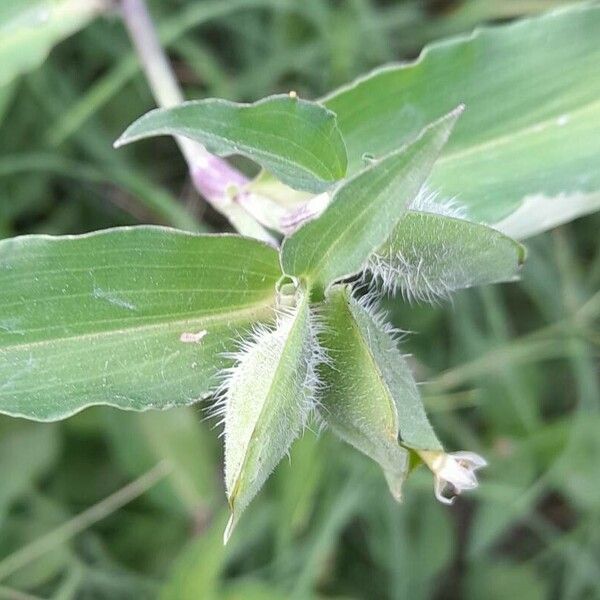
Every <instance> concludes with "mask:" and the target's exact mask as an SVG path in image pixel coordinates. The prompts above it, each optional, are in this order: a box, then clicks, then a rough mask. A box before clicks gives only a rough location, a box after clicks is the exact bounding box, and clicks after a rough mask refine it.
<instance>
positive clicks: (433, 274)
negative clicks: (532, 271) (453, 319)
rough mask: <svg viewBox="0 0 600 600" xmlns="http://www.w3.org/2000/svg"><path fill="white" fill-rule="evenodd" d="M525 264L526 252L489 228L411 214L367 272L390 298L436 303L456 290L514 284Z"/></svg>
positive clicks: (444, 218) (444, 217) (457, 219)
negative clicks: (502, 283) (381, 285)
mask: <svg viewBox="0 0 600 600" xmlns="http://www.w3.org/2000/svg"><path fill="white" fill-rule="evenodd" d="M524 260H525V248H524V247H523V246H522V245H521V244H519V243H518V242H515V241H514V240H512V239H511V238H509V237H507V236H505V235H504V234H502V233H500V232H498V231H496V230H495V229H493V228H491V227H487V226H486V225H480V224H478V223H472V222H471V221H467V220H465V219H460V218H455V217H449V216H445V215H442V214H434V213H430V212H418V211H413V210H409V211H408V212H407V213H406V214H405V215H404V217H403V218H402V220H401V221H400V223H399V224H398V226H397V227H396V229H395V230H394V232H393V233H392V235H391V236H390V238H389V239H388V241H387V242H386V243H385V244H384V245H383V246H382V247H381V248H379V249H378V250H377V252H376V253H375V254H374V255H373V256H371V258H370V259H369V269H370V270H371V272H372V273H373V274H374V275H375V277H376V278H378V279H379V280H380V281H381V283H382V284H383V287H384V288H385V289H386V290H388V291H391V292H392V293H395V292H396V291H398V290H399V291H401V293H402V295H403V296H404V297H405V298H408V299H416V300H430V301H434V300H436V299H437V298H440V297H446V296H448V295H449V294H450V293H451V292H453V291H455V290H458V289H462V288H468V287H472V286H476V285H484V284H487V283H497V282H500V281H514V280H515V279H517V278H518V272H519V269H520V267H521V265H522V264H523V262H524Z"/></svg>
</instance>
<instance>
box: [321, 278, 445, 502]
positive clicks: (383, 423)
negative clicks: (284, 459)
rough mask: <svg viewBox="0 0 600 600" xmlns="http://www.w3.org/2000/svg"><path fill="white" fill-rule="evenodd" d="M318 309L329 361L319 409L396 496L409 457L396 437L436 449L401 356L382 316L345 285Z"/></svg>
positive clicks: (333, 428)
mask: <svg viewBox="0 0 600 600" xmlns="http://www.w3.org/2000/svg"><path fill="white" fill-rule="evenodd" d="M322 310H323V313H322V314H323V320H324V327H323V333H322V336H321V340H322V341H321V343H322V345H323V347H324V348H326V349H327V354H328V356H329V359H330V362H329V363H325V364H323V365H322V366H321V368H320V373H321V376H322V378H323V382H324V386H325V388H324V391H323V395H322V397H321V399H320V404H319V407H320V408H319V413H320V415H321V417H322V419H323V420H324V421H325V422H326V423H327V425H328V426H329V427H330V428H331V429H332V430H333V432H334V433H336V434H337V435H338V436H339V437H341V438H342V439H343V440H344V441H346V442H348V443H349V444H352V445H353V446H354V447H356V448H357V449H358V450H360V451H361V452H363V453H364V454H366V455H367V456H369V457H370V458H372V459H373V460H374V461H376V462H377V463H379V465H380V466H381V468H382V469H383V471H384V473H385V475H386V478H387V480H388V485H389V486H390V491H391V492H392V494H393V495H394V497H395V498H397V499H400V496H401V487H402V483H403V482H404V479H405V477H406V472H407V469H408V459H407V451H406V450H405V449H404V448H402V447H401V446H400V443H399V437H401V438H402V441H403V443H404V444H406V445H408V446H411V447H414V448H425V449H429V450H437V449H441V446H440V443H439V441H438V440H437V437H436V436H435V433H434V432H433V429H432V428H431V426H430V425H429V421H428V420H427V416H426V415H425V411H424V409H423V405H422V403H421V399H420V397H419V392H418V390H417V386H416V384H415V382H414V379H413V377H412V374H411V373H410V369H409V367H408V364H407V363H406V359H405V358H404V357H403V356H402V354H401V353H400V351H399V350H398V347H397V342H396V340H395V339H394V336H393V335H392V334H391V332H390V331H389V328H387V327H386V326H385V324H384V321H383V320H382V318H381V317H380V316H377V315H375V316H374V315H373V314H372V311H370V310H368V309H366V308H365V307H364V306H361V305H360V304H359V303H358V302H357V301H356V300H354V299H353V298H352V297H351V295H350V289H349V287H346V286H344V287H342V286H335V287H333V288H332V289H331V291H330V293H329V294H328V297H327V301H326V302H325V303H324V304H323V309H322Z"/></svg>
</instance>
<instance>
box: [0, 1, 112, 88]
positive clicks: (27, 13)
mask: <svg viewBox="0 0 600 600" xmlns="http://www.w3.org/2000/svg"><path fill="white" fill-rule="evenodd" d="M106 8H108V3H107V2H105V1H104V0H2V3H1V6H0V64H1V65H2V70H1V71H0V86H3V85H6V84H7V83H9V82H11V81H12V80H13V79H14V78H15V77H17V76H18V75H20V74H21V73H24V72H26V71H31V70H32V69H35V68H36V67H38V66H39V65H40V64H41V63H42V62H44V60H45V58H46V56H47V55H48V53H49V52H50V50H51V49H52V47H53V46H54V45H55V44H57V43H58V42H60V41H61V40H62V39H64V38H66V37H68V36H69V35H71V34H72V33H74V32H76V31H77V30H78V29H81V28H82V27H84V26H85V25H86V24H87V23H88V22H89V21H90V20H91V19H93V18H94V17H95V16H96V15H98V14H99V13H100V12H101V11H103V10H105V9H106Z"/></svg>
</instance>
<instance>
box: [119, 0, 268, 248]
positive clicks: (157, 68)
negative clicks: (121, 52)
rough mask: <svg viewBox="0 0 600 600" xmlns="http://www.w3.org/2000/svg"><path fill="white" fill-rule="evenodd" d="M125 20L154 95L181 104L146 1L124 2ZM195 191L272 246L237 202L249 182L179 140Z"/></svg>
mask: <svg viewBox="0 0 600 600" xmlns="http://www.w3.org/2000/svg"><path fill="white" fill-rule="evenodd" d="M121 10H122V15H123V20H124V21H125V25H126V27H127V30H128V32H129V35H130V37H131V40H132V42H133V45H134V47H135V49H136V52H137V54H138V57H139V59H140V62H141V64H142V68H143V71H144V74H145V75H146V78H147V80H148V84H149V85H150V89H151V90H152V94H153V95H154V98H155V100H156V102H157V104H158V105H159V106H160V107H161V108H167V107H170V106H175V105H177V104H181V103H182V102H183V101H184V97H183V93H182V91H181V89H180V87H179V84H178V83H177V80H176V78H175V74H174V73H173V70H172V69H171V66H170V64H169V60H168V58H167V57H166V55H165V53H164V52H163V49H162V47H161V45H160V41H159V39H158V34H157V32H156V29H155V27H154V23H153V22H152V18H151V17H150V13H149V12H148V8H147V6H146V3H145V1H144V0H121ZM176 141H177V144H178V145H179V148H180V150H181V153H182V154H183V156H184V158H185V160H186V162H187V165H188V169H189V172H190V177H191V179H192V182H193V184H194V187H195V188H196V189H197V190H198V192H199V193H200V194H202V196H204V198H206V200H207V201H208V202H209V203H210V204H211V205H212V206H213V207H214V208H215V209H216V210H218V211H219V212H220V213H222V214H223V215H225V217H227V219H228V220H229V221H230V222H231V224H232V225H233V226H234V227H235V228H236V229H237V230H238V231H239V232H240V233H241V234H243V235H248V236H251V237H256V238H258V239H262V240H265V241H268V242H273V243H274V242H275V240H274V238H273V237H272V236H271V235H270V234H269V233H268V232H267V231H266V229H264V228H263V227H262V226H261V225H260V224H259V223H257V222H256V221H255V220H254V219H253V218H252V217H251V216H250V214H248V213H247V212H246V211H245V210H244V208H243V207H242V206H240V204H238V203H237V201H236V198H235V191H234V192H232V190H235V189H239V188H241V187H243V186H244V185H245V184H246V183H247V182H248V179H247V178H246V176H245V175H243V174H242V173H240V172H239V171H238V170H237V169H235V168H233V167H232V166H231V165H229V163H227V161H225V160H224V159H222V158H218V157H216V156H213V155H212V154H210V152H208V151H207V150H206V148H205V147H204V146H202V144H200V143H198V142H195V141H193V140H190V139H187V138H184V137H180V136H178V137H176Z"/></svg>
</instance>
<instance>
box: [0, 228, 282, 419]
mask: <svg viewBox="0 0 600 600" xmlns="http://www.w3.org/2000/svg"><path fill="white" fill-rule="evenodd" d="M279 276H280V272H279V267H278V263H277V253H276V251H275V250H274V249H272V248H271V247H269V246H267V245H265V244H262V243H260V242H257V241H255V240H250V239H246V238H241V237H238V236H231V235H223V236H218V235H216V236H202V235H193V234H186V233H183V232H179V231H176V230H171V229H167V228H161V227H132V228H121V229H113V230H109V231H106V232H97V233H93V234H88V235H83V236H67V237H63V238H55V237H50V236H25V237H20V238H14V239H9V240H4V241H2V242H0V412H3V413H6V414H10V415H15V416H23V417H27V418H31V419H37V420H55V419H61V418H64V417H67V416H69V415H71V414H73V413H75V412H77V411H79V410H81V409H82V408H85V407H86V406H89V405H92V404H110V405H112V406H117V407H120V408H126V409H134V410H145V409H149V408H167V407H169V406H174V405H177V404H189V403H192V402H194V401H196V400H199V399H201V398H202V397H203V396H205V395H207V394H208V393H209V392H210V391H211V390H212V389H214V387H215V385H216V384H217V383H218V382H217V379H216V374H217V372H218V370H219V369H221V368H222V367H223V366H226V365H227V364H228V362H227V361H226V360H225V358H224V357H223V355H222V353H223V352H224V351H227V350H231V348H232V341H231V338H232V337H234V336H235V335H236V334H237V332H239V330H241V329H246V328H248V327H249V326H251V324H252V323H254V322H255V321H256V320H258V319H261V318H267V319H269V318H271V316H272V305H273V300H274V299H273V289H274V285H275V282H276V281H277V279H278V278H279Z"/></svg>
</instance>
